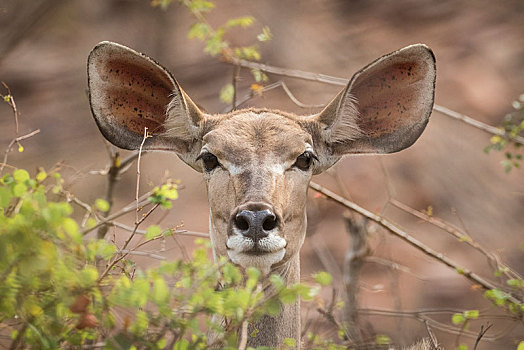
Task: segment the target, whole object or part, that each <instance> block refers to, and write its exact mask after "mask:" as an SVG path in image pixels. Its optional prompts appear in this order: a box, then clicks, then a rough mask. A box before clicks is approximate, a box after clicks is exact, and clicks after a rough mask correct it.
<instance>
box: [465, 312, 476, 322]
mask: <svg viewBox="0 0 524 350" xmlns="http://www.w3.org/2000/svg"><path fill="white" fill-rule="evenodd" d="M464 317H466V318H467V319H470V320H475V319H477V318H479V310H466V311H464Z"/></svg>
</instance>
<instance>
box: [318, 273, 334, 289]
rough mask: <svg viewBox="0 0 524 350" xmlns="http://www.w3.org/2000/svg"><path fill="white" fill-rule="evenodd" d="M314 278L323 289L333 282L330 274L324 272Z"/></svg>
mask: <svg viewBox="0 0 524 350" xmlns="http://www.w3.org/2000/svg"><path fill="white" fill-rule="evenodd" d="M313 278H314V279H315V281H316V282H317V283H318V284H320V285H321V286H323V287H325V286H327V285H329V284H331V280H332V279H333V278H332V277H331V275H330V274H329V273H327V272H324V271H321V272H319V273H316V274H314V275H313Z"/></svg>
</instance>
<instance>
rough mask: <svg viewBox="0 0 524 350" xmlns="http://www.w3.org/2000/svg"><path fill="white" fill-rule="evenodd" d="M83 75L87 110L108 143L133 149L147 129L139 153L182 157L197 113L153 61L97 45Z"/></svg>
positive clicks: (111, 45) (194, 132) (196, 122)
mask: <svg viewBox="0 0 524 350" xmlns="http://www.w3.org/2000/svg"><path fill="white" fill-rule="evenodd" d="M87 75H88V79H89V83H88V84H89V101H90V103H91V111H92V113H93V116H94V117H95V120H96V123H97V125H98V128H99V129H100V131H101V132H102V134H103V135H104V137H105V138H106V139H107V140H108V141H110V142H111V143H112V144H114V145H115V146H118V147H120V148H124V149H129V150H136V149H139V147H140V144H141V143H142V140H143V138H144V128H145V127H147V131H148V134H149V135H150V136H151V137H148V138H147V139H146V141H145V143H144V147H143V149H147V150H166V151H175V152H177V153H179V154H180V155H181V156H182V157H183V156H184V154H185V153H187V152H190V151H191V150H190V148H191V144H192V143H193V142H194V140H195V139H196V138H197V137H198V134H199V124H200V121H201V120H202V118H203V117H202V113H201V112H200V111H199V110H198V108H197V107H196V105H195V104H194V103H193V102H192V101H191V99H190V98H189V97H188V96H187V95H186V94H185V93H184V91H183V90H182V89H181V88H180V86H179V85H178V83H177V82H176V80H175V79H174V78H173V77H172V76H171V74H170V73H169V72H168V71H167V70H166V69H165V68H163V67H162V66H160V65H159V64H158V63H156V62H155V61H154V60H153V59H151V58H149V57H147V56H146V55H144V54H141V53H138V52H136V51H134V50H132V49H130V48H128V47H125V46H123V45H119V44H116V43H112V42H101V43H100V44H98V45H97V46H96V47H95V48H94V49H93V51H91V53H90V54H89V59H88V63H87ZM168 107H169V108H168ZM168 109H169V112H167V110H168ZM168 115H169V118H168V117H167V116H168ZM166 119H169V121H167V122H166ZM167 131H169V132H167Z"/></svg>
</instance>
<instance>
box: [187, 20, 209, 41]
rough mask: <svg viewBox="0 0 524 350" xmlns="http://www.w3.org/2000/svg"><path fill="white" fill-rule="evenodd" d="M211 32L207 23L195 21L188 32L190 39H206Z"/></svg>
mask: <svg viewBox="0 0 524 350" xmlns="http://www.w3.org/2000/svg"><path fill="white" fill-rule="evenodd" d="M209 33H211V28H210V27H209V25H207V24H206V23H200V22H199V23H195V24H193V25H192V26H191V28H190V29H189V32H188V33H187V37H188V39H194V38H197V39H200V40H204V39H205V38H206V37H207V36H208V35H209Z"/></svg>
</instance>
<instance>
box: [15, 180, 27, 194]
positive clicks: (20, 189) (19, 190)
mask: <svg viewBox="0 0 524 350" xmlns="http://www.w3.org/2000/svg"><path fill="white" fill-rule="evenodd" d="M26 192H27V186H26V185H24V184H22V183H18V184H16V185H14V186H13V195H14V196H15V197H22V196H23V195H24V194H26Z"/></svg>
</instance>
